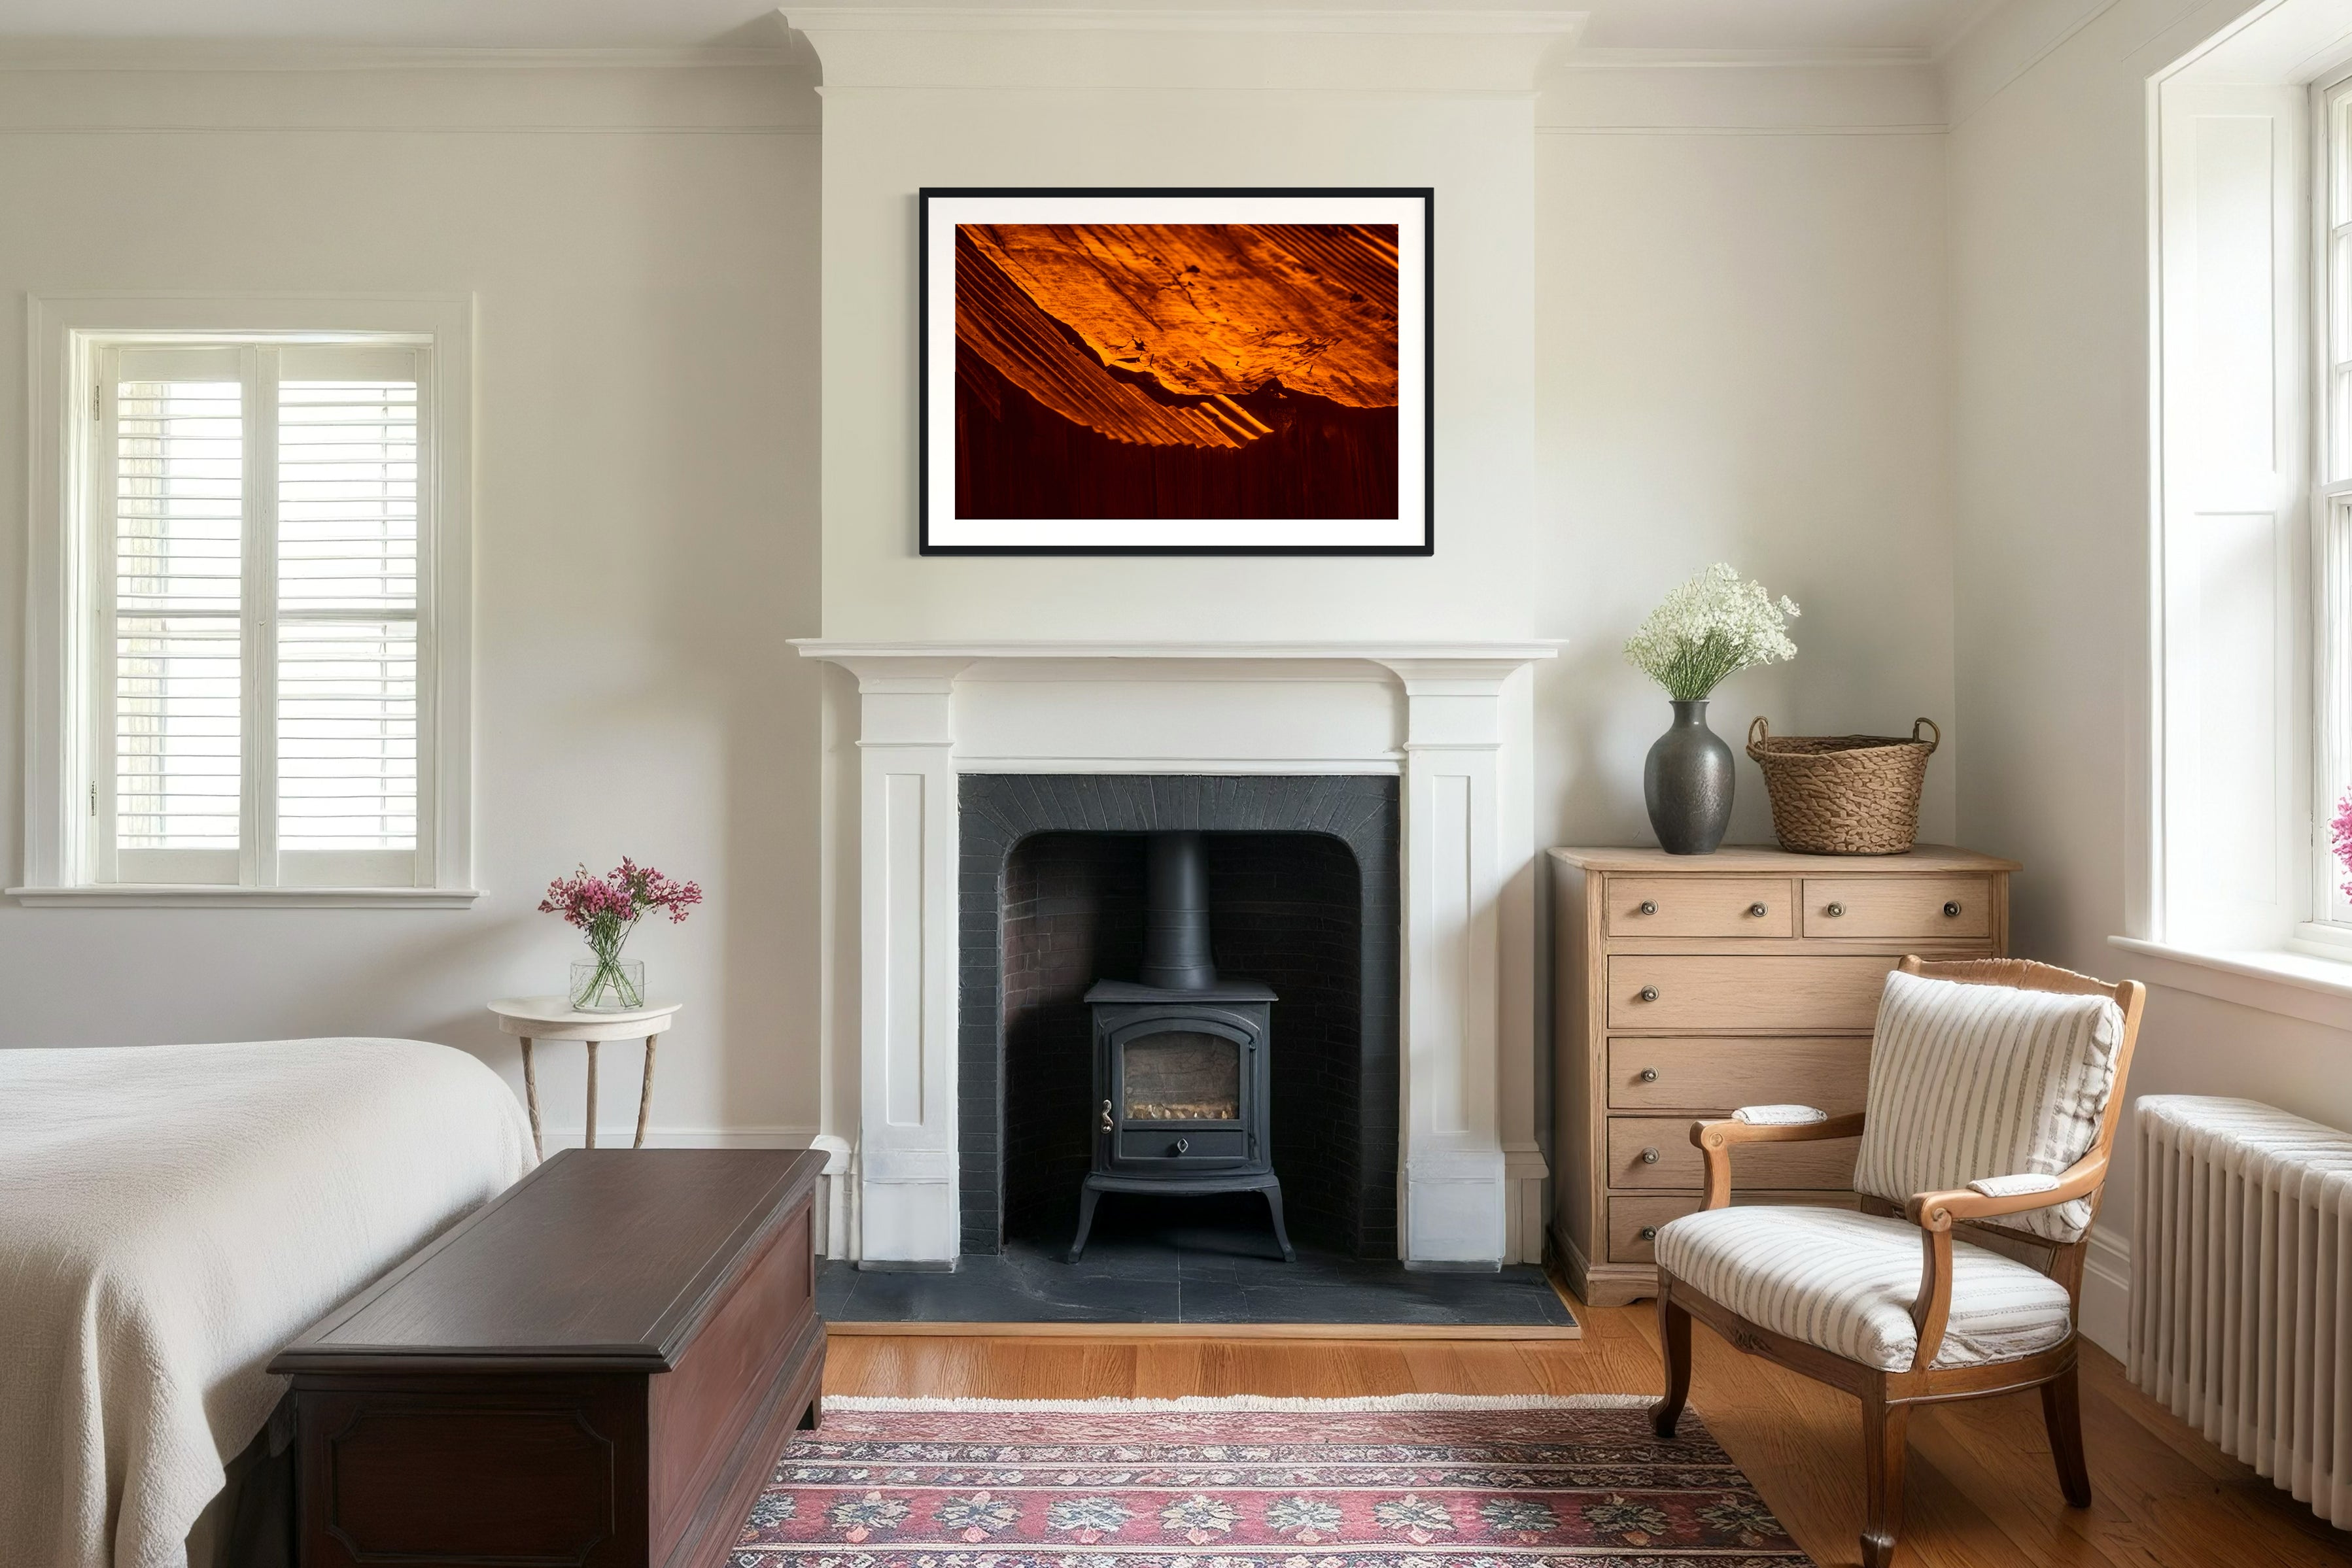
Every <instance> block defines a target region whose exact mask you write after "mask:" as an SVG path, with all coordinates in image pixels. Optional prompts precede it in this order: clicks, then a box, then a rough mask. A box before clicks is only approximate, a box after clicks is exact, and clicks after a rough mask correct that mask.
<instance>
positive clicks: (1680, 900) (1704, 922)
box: [1608, 876, 1797, 936]
mask: <svg viewBox="0 0 2352 1568" xmlns="http://www.w3.org/2000/svg"><path fill="white" fill-rule="evenodd" d="M1794 895H1795V886H1794V884H1793V883H1789V882H1787V881H1785V880H1783V879H1781V878H1780V877H1768V876H1612V877H1611V878H1610V879H1609V894H1608V896H1609V935H1610V936H1795V935H1796V934H1797V917H1796V915H1795V912H1794V911H1793V910H1792V909H1791V908H1790V904H1791V902H1792V900H1793V898H1794Z"/></svg>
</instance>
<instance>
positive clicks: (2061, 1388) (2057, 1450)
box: [2042, 1366, 2091, 1508]
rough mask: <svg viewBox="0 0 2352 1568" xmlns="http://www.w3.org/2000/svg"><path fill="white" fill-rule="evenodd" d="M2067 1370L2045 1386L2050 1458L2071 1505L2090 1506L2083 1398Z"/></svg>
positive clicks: (2073, 1373)
mask: <svg viewBox="0 0 2352 1568" xmlns="http://www.w3.org/2000/svg"><path fill="white" fill-rule="evenodd" d="M2077 1375H2078V1374H2077V1371H2076V1369H2075V1368H2074V1367H2071V1366H2070V1367H2068V1368H2067V1369H2066V1370H2065V1371H2063V1372H2062V1373H2060V1374H2059V1375H2057V1376H2055V1377H2053V1378H2052V1379H2051V1380H2050V1381H2049V1382H2047V1383H2045V1384H2043V1385H2042V1425H2043V1426H2045V1427H2049V1428H2050V1457H2051V1458H2053V1459H2055V1460H2056V1461H2057V1462H2058V1490H2060V1491H2063V1492H2064V1493H2065V1494H2066V1501H2067V1504H2068V1506H2070V1507H2073V1508H2088V1507H2090V1506H2091V1466H2090V1461H2089V1460H2088V1459H2087V1458H2084V1453H2083V1396H2082V1390H2081V1388H2080V1387H2079V1386H2078V1385H2077V1383H2076V1378H2077Z"/></svg>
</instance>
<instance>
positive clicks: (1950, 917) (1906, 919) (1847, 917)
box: [1805, 876, 1992, 942]
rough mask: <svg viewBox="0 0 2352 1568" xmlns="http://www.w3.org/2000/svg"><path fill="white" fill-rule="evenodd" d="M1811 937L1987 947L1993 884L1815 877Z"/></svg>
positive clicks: (1808, 892)
mask: <svg viewBox="0 0 2352 1568" xmlns="http://www.w3.org/2000/svg"><path fill="white" fill-rule="evenodd" d="M1805 935H1806V936H1852V937H1858V938H1862V939H1864V940H1877V939H1879V938H1883V937H1894V938H1896V939H1898V940H1901V941H1906V942H1911V941H1938V940H1941V941H1947V942H1962V941H1974V942H1981V941H1983V940H1984V939H1985V938H1986V937H1988V936H1991V935H1992V879H1991V878H1990V877H1986V876H1809V877H1807V878H1806V879H1805Z"/></svg>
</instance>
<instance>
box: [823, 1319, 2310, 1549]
mask: <svg viewBox="0 0 2352 1568" xmlns="http://www.w3.org/2000/svg"><path fill="white" fill-rule="evenodd" d="M1577 1316H1578V1317H1579V1318H1580V1320H1582V1322H1584V1323H1585V1325H1586V1332H1585V1337H1584V1338H1583V1339H1581V1340H1565V1341H1563V1340H1552V1341H1538V1342H1528V1341H1450V1340H1411V1341H1383V1342H1373V1341H1336V1340H1328V1339H1325V1340H1279V1339H1228V1340H1218V1339H1115V1338H1104V1339H1070V1338H1006V1339H990V1338H980V1337H972V1338H954V1337H943V1336H938V1335H922V1336H913V1335H908V1336H889V1335H868V1334H861V1335H847V1334H842V1335H835V1337H834V1339H833V1341H832V1343H831V1345H830V1346H829V1348H828V1351H827V1361H826V1366H825V1380H824V1381H825V1391H826V1392H827V1393H830V1394H897V1395H922V1396H932V1397H944V1396H955V1395H970V1396H981V1397H994V1398H1030V1399H1083V1398H1102V1397H1118V1396H1125V1397H1140V1398H1169V1397H1173V1396H1178V1395H1184V1394H1268V1395H1293V1396H1318V1397H1325V1398H1336V1397H1344V1396H1350V1395H1370V1394H1443V1393H1459V1394H1624V1393H1635V1392H1642V1393H1646V1392H1649V1391H1651V1390H1653V1389H1655V1388H1656V1387H1657V1386H1658V1384H1659V1363H1658V1352H1657V1333H1656V1328H1655V1320H1654V1311H1653V1309H1652V1307H1651V1305H1650V1303H1649V1302H1647V1301H1643V1302H1641V1303H1638V1304H1637V1305H1635V1306H1632V1307H1604V1308H1592V1307H1585V1306H1581V1305H1580V1306H1579V1307H1578V1308H1577ZM1694 1337H1695V1338H1696V1340H1697V1341H1698V1346H1697V1367H1696V1374H1695V1376H1694V1380H1693V1384H1692V1390H1691V1405H1692V1407H1693V1408H1694V1409H1696V1410H1697V1411H1698V1412H1699V1414H1700V1416H1703V1417H1704V1418H1705V1419H1706V1423H1707V1425H1708V1426H1709V1427H1711V1428H1713V1430H1714V1431H1715V1433H1716V1435H1717V1437H1718V1438H1719V1439H1720V1440H1721V1441H1722V1443H1723V1446H1724V1447H1725V1448H1727V1449H1728V1450H1730V1453H1731V1456H1732V1458H1734V1459H1736V1460H1738V1462H1739V1464H1740V1466H1741V1467H1742V1468H1743V1469H1746V1470H1747V1472H1748V1476H1749V1477H1750V1478H1751V1479H1754V1481H1755V1482H1756V1485H1757V1487H1758V1489H1759V1490H1761V1491H1762V1492H1763V1494H1764V1499H1765V1500H1766V1501H1767V1502H1768V1503H1769V1504H1770V1505H1771V1507H1772V1508H1773V1510H1774V1511H1776V1512H1777V1513H1779V1515H1780V1519H1781V1521H1782V1522H1783V1523H1784V1524H1786V1525H1787V1526H1788V1528H1789V1531H1790V1533H1791V1534H1792V1535H1794V1536H1795V1537H1796V1538H1797V1541H1798V1542H1799V1544H1801V1546H1803V1547H1804V1548H1805V1550H1806V1551H1807V1552H1811V1554H1812V1555H1813V1557H1814V1559H1815V1560H1816V1561H1817V1562H1819V1563H1822V1564H1823V1565H1824V1568H1829V1565H1832V1564H1845V1563H1854V1562H1856V1561H1857V1552H1856V1551H1855V1537H1856V1535H1857V1532H1858V1531H1860V1529H1861V1521H1862V1439H1861V1430H1860V1425H1859V1421H1858V1419H1857V1416H1856V1414H1855V1406H1854V1404H1853V1401H1852V1400H1850V1399H1848V1398H1846V1397H1845V1396H1843V1395H1840V1394H1836V1393H1833V1392H1832V1391H1830V1390H1828V1389H1826V1388H1823V1387H1822V1386H1821V1385H1818V1384H1813V1383H1808V1382H1806V1381H1805V1380H1803V1379H1801V1378H1799V1377H1797V1376H1795V1375H1792V1374H1790V1373H1787V1372H1783V1371H1781V1370H1780V1368H1778V1367H1775V1366H1772V1365H1770V1364H1767V1363H1765V1362H1762V1361H1759V1360H1756V1359H1754V1358H1753V1357H1749V1356H1744V1355H1741V1354H1738V1352H1736V1351H1733V1350H1731V1349H1730V1348H1729V1347H1727V1345H1725V1344H1724V1343H1723V1342H1722V1341H1720V1340H1718V1339H1717V1338H1716V1337H1715V1336H1714V1335H1713V1334H1711V1333H1708V1332H1707V1330H1706V1328H1705V1327H1701V1328H1699V1329H1698V1330H1697V1331H1696V1334H1695V1336H1694ZM2085 1354H2086V1357H2087V1364H2086V1366H2085V1368H2084V1386H2083V1420H2084V1440H2085V1442H2086V1444H2087V1445H2088V1447H2089V1448H2090V1454H2091V1481H2092V1486H2093V1489H2094V1491H2095V1498H2096V1500H2095V1501H2094V1502H2093V1503H2092V1505H2091V1507H2090V1508H2088V1509H2087V1510H2081V1511H2077V1510H2074V1509H2069V1508H2068V1507H2066V1506H2065V1504H2064V1502H2063V1500H2061V1499H2060V1498H2059V1495H2058V1483H2057V1479H2056V1477H2055V1475H2054V1473H2053V1470H2052V1469H2051V1465H2050V1446H2049V1443H2048V1441H2047V1439H2046V1438H2045V1437H2043V1435H2042V1412H2041V1406H2040V1404H2039V1402H2038V1401H2036V1400H2035V1399H2034V1397H2033V1396H2031V1395H2028V1396H2024V1397H2022V1398H2007V1399H1993V1400H1982V1401H1978V1402H1975V1403H1971V1404H1965V1405H1948V1406H1942V1407H1940V1408H1937V1409H1930V1410H1927V1411H1925V1412H1923V1413H1921V1414H1920V1415H1919V1416H1915V1417H1914V1418H1913V1420H1912V1423H1911V1470H1910V1478H1909V1487H1908V1490H1907V1493H1906V1513H1907V1519H1906V1528H1905V1531H1904V1539H1903V1545H1904V1550H1903V1553H1902V1555H1901V1557H1900V1559H1899V1562H1900V1563H1902V1564H1904V1565H1905V1568H1913V1565H1916V1568H2042V1565H2044V1564H2069V1565H2081V1568H2110V1565H2112V1568H2238V1565H2240V1564H2242V1565H2244V1568H2298V1565H2302V1564H2343V1563H2352V1533H2347V1532H2344V1531H2336V1530H2332V1529H2330V1528H2329V1527H2328V1526H2326V1525H2325V1524H2322V1523H2321V1522H2320V1521H2318V1520H2317V1519H2315V1518H2314V1517H2313V1515H2312V1513H2311V1511H2310V1510H2308V1509H2306V1508H2305V1507H2304V1506H2303V1505H2302V1504H2300V1503H2297V1502H2295V1501H2294V1500H2293V1499H2292V1498H2290V1497H2288V1496H2287V1495H2286V1494H2285V1493H2284V1492H2282V1491H2279V1490H2276V1489H2275V1488H2273V1486H2272V1485H2271V1484H2270V1483H2269V1482H2268V1481H2265V1480H2263V1479H2260V1478H2258V1477H2256V1476H2255V1474H2254V1473H2253V1471H2252V1470H2251V1469H2247V1468H2246V1467H2245V1466H2243V1465H2242V1464H2239V1463H2237V1462H2236V1461H2234V1460H2232V1459H2228V1458H2223V1457H2222V1456H2221V1453H2219V1452H2218V1451H2217V1450H2215V1449H2213V1448H2210V1447H2209V1446H2208V1445H2207V1444H2205V1443H2204V1442H2203V1441H2202V1440H2201V1439H2200V1438H2199V1437H2197V1436H2196V1435H2195V1434H2194V1433H2192V1432H2191V1431H2190V1430H2189V1428H2188V1427H2185V1426H2183V1425H2182V1424H2181V1423H2179V1421H2176V1420H2174V1419H2173V1418H2172V1417H2171V1416H2168V1415H2167V1414H2165V1413H2164V1412H2163V1411H2162V1410H2161V1409H2159V1408H2158V1406H2155V1405H2154V1404H2153V1403H2151V1402H2150V1401H2149V1400H2148V1399H2147V1398H2146V1397H2145V1396H2142V1395H2141V1394H2140V1393H2139V1392H2138V1391H2137V1390H2136V1389H2134V1388H2133V1387H2132V1386H2131V1385H2129V1384H2128V1383H2126V1381H2125V1380H2124V1375H2123V1371H2122V1368H2121V1367H2120V1366H2118V1365H2117V1364H2116V1360H2115V1358H2114V1357H2113V1356H2110V1355H2108V1354H2105V1352H2103V1351H2100V1350H2097V1349H2095V1348H2089V1347H2086V1349H2085Z"/></svg>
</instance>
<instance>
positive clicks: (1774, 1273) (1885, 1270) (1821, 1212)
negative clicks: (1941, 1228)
mask: <svg viewBox="0 0 2352 1568" xmlns="http://www.w3.org/2000/svg"><path fill="white" fill-rule="evenodd" d="M1920 1252H1921V1248H1920V1242H1919V1228H1918V1227H1917V1226H1916V1225H1913V1224H1911V1223H1909V1222H1908V1221H1906V1220H1901V1219H1882V1218H1878V1217H1876V1216H1874V1215H1868V1214H1856V1213H1855V1212H1853V1210H1852V1209H1846V1208H1807V1207H1793V1206H1792V1207H1774V1206H1766V1205H1757V1206H1753V1207H1735V1208H1714V1209H1708V1210H1706V1211H1705V1212H1703V1213H1699V1214H1686V1215H1685V1216H1683V1217H1682V1218H1680V1219H1676V1220H1674V1221H1672V1222H1670V1223H1668V1224H1666V1225H1664V1226H1663V1227H1661V1228H1659V1231H1658V1241H1657V1260H1658V1267H1659V1268H1661V1269H1663V1270H1665V1271H1666V1272H1667V1273H1669V1274H1672V1275H1673V1276H1674V1277H1675V1279H1677V1280H1680V1281H1684V1282H1685V1283H1687V1284H1689V1285H1691V1286H1692V1287H1693V1288H1695V1289H1696V1290H1697V1291H1699V1293H1700V1294H1702V1295H1704V1296H1706V1297H1707V1298H1708V1299H1710V1300H1712V1301H1716V1302H1718V1303H1719V1304H1721V1305H1723V1306H1726V1307H1728V1308H1730V1309H1731V1310H1732V1311H1733V1312H1738V1314H1739V1315H1740V1316H1741V1317H1743V1318H1746V1319H1747V1320H1748V1322H1751V1323H1754V1324H1756V1325H1757V1326H1758V1327H1759V1328H1766V1329H1770V1330H1771V1331H1772V1332H1773V1333H1780V1334H1786V1335H1788V1336H1789V1337H1790V1339H1801V1340H1803V1341H1804V1342H1805V1343H1807V1344H1815V1345H1819V1346H1821V1348H1822V1349H1823V1350H1826V1351H1831V1352H1833V1353H1835V1354H1839V1355H1842V1356H1843V1357H1845V1358H1846V1359H1847V1360H1848V1361H1858V1362H1861V1363H1862V1364H1864V1365H1866V1366H1877V1367H1884V1368H1885V1370H1887V1371H1889V1372H1903V1371H1907V1370H1908V1369H1909V1368H1910V1365H1911V1358H1912V1357H1913V1356H1914V1355H1916V1354H1917V1353H1918V1349H1919V1334H1918V1331H1917V1330H1916V1329H1915V1328H1913V1327H1912V1325H1911V1302H1912V1301H1913V1299H1914V1298H1916V1296H1917V1295H1918V1294H1919V1264H1920ZM2072 1326H2073V1314H2072V1313H2071V1312H2070V1311H2069V1309H2068V1303H2067V1301H2066V1290H2065V1287H2064V1286H2063V1285H2061V1284H2059V1283H2058V1281H2055V1280H2053V1279H2051V1278H2050V1277H2049V1276H2047V1275H2045V1274H2043V1273H2042V1272H2041V1271H2040V1270H2035V1269H2032V1268H2029V1267H2028V1266H2026V1265H2025V1264H2023V1263H2019V1262H2016V1261H2014V1260H2011V1259H2008V1258H2004V1257H2002V1256H2001V1255H2000V1253H1998V1252H1994V1251H1991V1250H1990V1249H1986V1248H1982V1247H1979V1246H1976V1245H1974V1244H1972V1243H1970V1242H1967V1241H1961V1240H1958V1239H1954V1241H1953V1242H1952V1315H1951V1319H1950V1322H1949V1324H1948V1327H1947V1328H1946V1329H1945V1331H1944V1343H1943V1345H1942V1346H1941V1348H1939V1349H1938V1350H1937V1352H1936V1360H1935V1364H1936V1365H1937V1366H1938V1367H1947V1366H1973V1365H1975V1364H1978V1363H1979V1362H1987V1361H2011V1360H2014V1359H2015V1358H2017V1357H2018V1356H2021V1355H2031V1354H2033V1353H2034V1352H2035V1351H2038V1350H2047V1349H2049V1348H2050V1347H2051V1346H2052V1345H2053V1344H2056V1343H2059V1342H2060V1341H2062V1340H2063V1339H2064V1338H2065V1337H2066V1334H2067V1331H2068V1330H2069V1329H2070V1328H2071V1327H2072Z"/></svg>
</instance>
